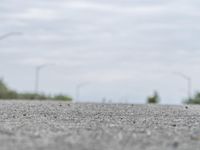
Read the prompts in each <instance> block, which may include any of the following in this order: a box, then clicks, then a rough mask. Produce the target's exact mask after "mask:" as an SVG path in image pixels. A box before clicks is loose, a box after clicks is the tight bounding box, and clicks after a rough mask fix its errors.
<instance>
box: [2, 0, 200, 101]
mask: <svg viewBox="0 0 200 150" xmlns="http://www.w3.org/2000/svg"><path fill="white" fill-rule="evenodd" d="M199 6H200V1H198V0H162V1H157V0H109V1H108V0H57V1H55V0H42V1H40V0H29V1H27V0H1V5H0V19H1V24H0V35H3V34H6V33H9V32H22V33H23V34H22V35H15V36H14V35H13V36H12V37H11V36H10V37H8V38H6V39H4V40H1V41H0V68H1V71H0V76H1V77H3V78H4V80H5V81H6V83H8V85H9V86H10V87H11V88H13V89H15V90H18V91H33V90H34V80H35V76H34V73H35V67H36V66H37V65H41V64H51V65H49V66H48V67H45V68H43V69H42V70H41V72H40V86H39V88H40V89H39V90H40V91H41V92H46V93H60V92H62V93H65V94H69V95H71V96H73V97H74V96H75V89H76V86H77V85H79V84H82V83H87V84H86V85H85V86H82V88H81V93H80V98H79V100H80V101H95V102H97V101H101V100H102V98H103V97H106V98H107V99H111V100H112V101H113V102H132V103H144V102H145V101H146V97H147V96H149V95H151V94H152V93H153V91H154V90H157V91H158V92H159V94H160V97H161V101H162V103H165V104H166V103H167V104H179V103H181V102H182V100H183V98H185V97H186V96H187V82H186V80H185V79H184V78H182V77H179V76H177V75H175V74H173V73H172V72H181V73H184V74H186V75H188V76H190V77H191V78H192V81H193V84H192V86H193V92H195V91H198V90H200V76H199V75H200V66H199V64H200V59H199V58H200V51H199V50H200V49H199V48H200V42H199V40H200V20H199V17H200V9H199Z"/></svg>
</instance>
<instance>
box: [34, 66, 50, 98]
mask: <svg viewBox="0 0 200 150" xmlns="http://www.w3.org/2000/svg"><path fill="white" fill-rule="evenodd" d="M49 65H50V64H44V65H39V66H36V69H35V94H38V92H39V82H40V70H41V69H42V68H44V67H47V66H49Z"/></svg>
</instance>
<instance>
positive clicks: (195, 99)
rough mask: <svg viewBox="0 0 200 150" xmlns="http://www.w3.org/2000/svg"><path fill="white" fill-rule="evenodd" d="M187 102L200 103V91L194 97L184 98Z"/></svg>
mask: <svg viewBox="0 0 200 150" xmlns="http://www.w3.org/2000/svg"><path fill="white" fill-rule="evenodd" d="M184 103H185V104H200V92H197V93H196V94H195V95H194V96H193V97H191V98H188V99H186V100H184Z"/></svg>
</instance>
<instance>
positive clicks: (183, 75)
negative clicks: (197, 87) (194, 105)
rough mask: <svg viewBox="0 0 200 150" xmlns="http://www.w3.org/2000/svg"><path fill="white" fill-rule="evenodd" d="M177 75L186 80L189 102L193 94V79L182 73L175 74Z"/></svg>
mask: <svg viewBox="0 0 200 150" xmlns="http://www.w3.org/2000/svg"><path fill="white" fill-rule="evenodd" d="M173 73H174V74H175V75H178V76H180V77H182V78H183V79H185V80H186V81H187V95H188V100H190V99H191V93H192V79H191V77H189V76H187V75H185V74H183V73H181V72H173Z"/></svg>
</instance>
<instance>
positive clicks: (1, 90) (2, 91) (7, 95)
mask: <svg viewBox="0 0 200 150" xmlns="http://www.w3.org/2000/svg"><path fill="white" fill-rule="evenodd" d="M7 99H20V100H35V99H38V100H61V101H72V98H71V97H70V96H67V95H63V94H58V95H54V96H51V95H45V94H36V93H27V92H25V93H18V92H16V91H14V90H12V89H10V88H9V87H8V86H7V85H6V84H5V83H4V82H3V80H0V100H7Z"/></svg>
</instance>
